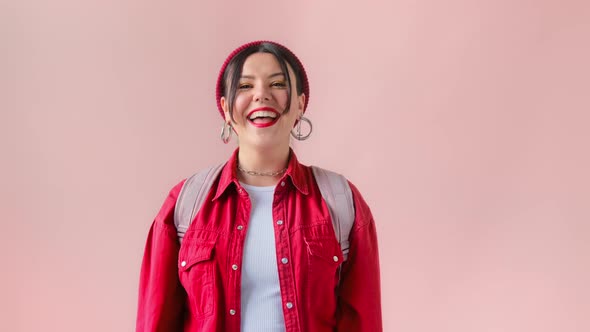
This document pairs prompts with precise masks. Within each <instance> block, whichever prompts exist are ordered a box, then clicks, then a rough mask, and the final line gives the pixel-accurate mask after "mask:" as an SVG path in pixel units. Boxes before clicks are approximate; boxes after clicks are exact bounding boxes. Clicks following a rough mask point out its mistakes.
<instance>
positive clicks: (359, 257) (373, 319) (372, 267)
mask: <svg viewBox="0 0 590 332" xmlns="http://www.w3.org/2000/svg"><path fill="white" fill-rule="evenodd" d="M349 184H350V188H351V189H352V194H353V199H354V206H355V221H354V225H353V228H352V230H351V233H350V251H349V252H348V259H347V261H346V262H345V263H344V264H343V265H342V274H341V279H340V285H339V288H338V295H339V296H338V313H337V316H336V318H337V327H338V328H337V331H339V332H344V331H372V332H373V331H376V332H378V331H383V323H382V316H381V284H380V275H379V273H380V272H379V251H378V249H377V233H376V229H375V221H374V220H373V216H372V214H371V210H370V209H369V207H368V205H367V203H366V202H365V201H364V199H363V198H362V196H361V194H360V192H359V191H358V189H357V188H356V187H355V186H354V185H353V184H352V183H349Z"/></svg>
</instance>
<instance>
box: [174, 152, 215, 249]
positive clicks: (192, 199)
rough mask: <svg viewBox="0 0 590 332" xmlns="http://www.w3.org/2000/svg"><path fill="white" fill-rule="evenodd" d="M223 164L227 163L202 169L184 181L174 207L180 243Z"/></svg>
mask: <svg viewBox="0 0 590 332" xmlns="http://www.w3.org/2000/svg"><path fill="white" fill-rule="evenodd" d="M223 166H225V163H222V164H219V165H217V166H213V167H209V168H206V169H203V170H200V171H199V172H197V173H195V174H193V175H192V176H191V177H189V178H188V179H186V181H185V182H184V185H183V186H182V189H181V190H180V194H179V195H178V199H177V200H176V207H175V209H174V226H176V232H177V234H178V241H179V242H180V243H182V239H183V238H184V233H186V231H187V230H188V228H189V226H190V225H191V223H192V222H193V219H194V218H195V216H196V215H197V212H199V209H200V208H201V206H202V205H203V202H204V201H205V198H206V197H207V195H208V194H209V190H210V189H211V186H212V185H213V182H215V180H216V179H217V176H218V175H219V173H221V170H222V169H223Z"/></svg>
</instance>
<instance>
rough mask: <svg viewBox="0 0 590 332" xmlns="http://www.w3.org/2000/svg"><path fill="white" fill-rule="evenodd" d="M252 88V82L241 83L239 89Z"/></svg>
mask: <svg viewBox="0 0 590 332" xmlns="http://www.w3.org/2000/svg"><path fill="white" fill-rule="evenodd" d="M250 88H252V84H250V83H240V85H238V89H240V90H246V89H250Z"/></svg>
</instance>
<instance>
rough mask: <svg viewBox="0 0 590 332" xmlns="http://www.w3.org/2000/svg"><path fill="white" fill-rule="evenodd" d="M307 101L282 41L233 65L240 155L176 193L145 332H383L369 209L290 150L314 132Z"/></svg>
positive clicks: (144, 279) (150, 277)
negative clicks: (306, 129)
mask: <svg viewBox="0 0 590 332" xmlns="http://www.w3.org/2000/svg"><path fill="white" fill-rule="evenodd" d="M308 101H309V83H308V80H307V75H306V73H305V70H304V69H303V65H302V64H301V62H300V61H299V59H298V58H297V57H296V56H295V55H294V54H293V53H292V52H291V51H290V50H288V49H287V48H286V47H284V46H282V45H280V44H277V43H274V42H266V41H265V42H263V41H258V42H252V43H249V44H246V45H243V46H241V47H239V48H238V49H236V50H235V51H234V52H232V53H231V54H230V56H229V57H228V58H227V60H226V61H225V62H224V64H223V66H222V68H221V71H220V75H219V79H218V82H217V105H218V109H219V111H220V114H221V115H222V117H223V119H224V127H223V130H222V140H223V141H224V142H225V143H228V142H229V141H230V137H231V134H232V133H233V132H235V134H236V135H237V136H238V138H239V142H238V148H237V149H236V151H235V152H234V154H233V155H232V156H231V157H230V159H229V160H228V162H227V163H225V164H223V165H220V166H218V167H216V168H212V169H211V171H209V170H207V171H201V172H198V173H197V174H195V175H194V176H193V177H190V178H189V179H187V180H185V181H182V182H181V183H179V184H178V185H176V186H175V187H174V188H173V189H172V190H171V191H170V194H169V196H168V198H167V199H166V201H165V202H164V205H163V206H162V208H161V210H160V213H159V214H158V216H157V217H156V219H155V220H154V223H153V225H152V228H151V230H150V234H149V236H148V240H147V244H146V249H145V253H144V258H143V264H142V270H141V277H140V292H139V307H138V316H137V331H229V332H234V331H235V332H237V331H246V332H248V331H274V332H278V331H289V332H295V331H298V332H300V331H314V332H316V331H317V332H322V331H326V332H327V331H371V332H373V331H381V330H382V323H381V298H380V280H379V259H378V250H377V235H376V232H375V223H374V220H373V217H372V214H371V211H370V209H369V207H368V206H367V204H366V203H365V201H364V200H363V198H362V196H361V194H360V193H359V192H358V190H357V189H356V187H355V186H354V185H352V184H351V183H350V182H348V181H347V180H346V178H344V177H343V176H341V175H338V174H336V173H332V172H330V171H326V170H322V169H321V168H318V167H309V166H305V165H303V164H301V163H299V162H298V160H297V157H296V156H295V154H294V152H293V150H292V149H291V148H290V146H289V142H290V135H291V136H293V137H295V138H296V139H305V138H306V137H307V136H309V134H310V133H311V131H310V132H309V133H307V134H302V133H301V126H300V124H301V122H302V121H303V122H307V123H308V124H309V125H310V127H309V128H311V122H309V120H307V119H306V118H304V117H303V115H304V113H305V111H306V109H307V104H308ZM298 124H299V125H298ZM195 183H197V184H198V185H195ZM187 206H188V208H187ZM186 211H188V214H187V212H186Z"/></svg>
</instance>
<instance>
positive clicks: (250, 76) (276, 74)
mask: <svg viewBox="0 0 590 332" xmlns="http://www.w3.org/2000/svg"><path fill="white" fill-rule="evenodd" d="M277 76H285V74H283V73H281V72H279V73H274V74H272V75H269V76H268V78H273V77H277ZM240 78H248V79H251V80H253V79H255V77H254V76H252V75H242V76H240Z"/></svg>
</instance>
